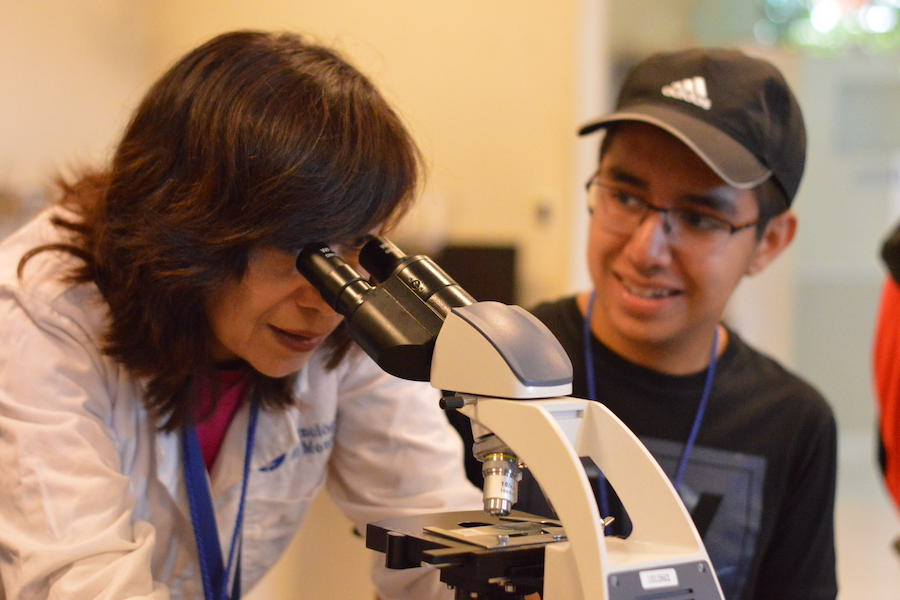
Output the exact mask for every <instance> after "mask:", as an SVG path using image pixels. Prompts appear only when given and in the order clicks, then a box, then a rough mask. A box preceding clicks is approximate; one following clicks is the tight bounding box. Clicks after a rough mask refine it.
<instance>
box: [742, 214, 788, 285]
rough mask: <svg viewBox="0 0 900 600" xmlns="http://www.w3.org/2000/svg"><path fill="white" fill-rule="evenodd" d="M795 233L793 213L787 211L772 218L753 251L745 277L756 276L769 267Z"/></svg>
mask: <svg viewBox="0 0 900 600" xmlns="http://www.w3.org/2000/svg"><path fill="white" fill-rule="evenodd" d="M796 232H797V216H796V215H795V214H794V213H793V212H791V211H789V210H788V211H785V212H783V213H781V214H780V215H778V216H775V217H772V219H771V220H770V221H769V222H768V224H767V225H766V229H765V231H764V232H763V235H762V237H761V238H760V240H759V243H758V244H757V245H756V249H755V250H754V251H753V257H752V258H751V259H750V264H748V265H747V275H756V274H757V273H760V272H762V271H763V270H764V269H765V268H766V267H767V266H769V263H771V262H772V261H773V260H775V258H776V257H777V256H778V255H779V254H781V253H782V251H784V249H785V248H787V247H788V246H789V245H790V244H791V241H793V239H794V234H795V233H796Z"/></svg>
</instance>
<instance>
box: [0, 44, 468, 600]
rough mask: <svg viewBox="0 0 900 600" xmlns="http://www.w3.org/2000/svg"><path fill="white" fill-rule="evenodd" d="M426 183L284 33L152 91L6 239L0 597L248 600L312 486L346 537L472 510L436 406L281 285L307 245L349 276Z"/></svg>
mask: <svg viewBox="0 0 900 600" xmlns="http://www.w3.org/2000/svg"><path fill="white" fill-rule="evenodd" d="M418 174H419V157H418V152H417V150H416V147H415V145H414V143H413V142H412V140H411V139H410V137H409V135H408V133H407V131H406V130H405V129H404V127H403V125H402V123H401V122H400V120H399V119H398V117H397V115H396V114H395V113H394V112H393V110H392V109H391V108H390V107H389V106H388V105H387V104H386V102H385V101H384V99H383V98H382V97H381V95H380V94H379V93H378V92H377V91H376V90H375V89H374V87H373V86H372V85H371V83H370V82H369V81H368V80H367V79H366V78H365V77H364V76H363V75H361V74H360V73H359V72H358V71H357V70H355V69H354V68H353V67H352V66H350V65H349V64H347V63H346V62H345V61H344V60H343V59H342V58H340V57H339V56H338V55H336V54H335V53H334V52H333V51H331V50H329V49H326V48H323V47H320V46H316V45H311V44H309V43H307V42H305V41H304V40H302V39H301V38H299V37H297V36H295V35H290V34H280V35H275V34H268V33H261V32H249V31H244V32H234V33H228V34H223V35H220V36H218V37H216V38H214V39H212V40H211V41H209V42H207V43H206V44H204V45H202V46H200V47H199V48H197V49H195V50H193V51H192V52H190V53H189V54H187V55H186V56H185V57H184V58H182V59H181V60H180V61H178V62H177V63H176V64H175V65H174V66H173V67H172V68H171V69H170V70H169V71H167V72H166V73H165V74H164V75H163V76H162V77H161V78H160V79H159V81H158V82H157V83H156V84H155V85H154V86H153V87H152V88H151V89H150V90H149V92H148V93H147V95H146V96H145V98H144V99H143V101H142V102H141V104H140V106H139V107H138V108H137V111H136V112H135V114H134V116H133V118H132V120H131V123H130V124H129V125H128V127H127V129H126V131H125V133H124V136H123V138H122V141H121V142H120V144H119V146H118V148H117V151H116V153H115V155H114V157H113V159H112V161H111V164H110V165H109V166H108V167H107V168H105V169H102V170H95V171H90V172H85V173H83V174H81V175H80V176H79V177H77V178H76V179H74V180H73V181H70V182H62V183H61V192H62V194H61V200H60V201H59V202H58V203H57V204H56V205H54V206H52V207H50V208H48V209H47V210H46V211H44V212H43V213H41V214H40V215H38V217H37V218H36V219H35V220H34V221H32V222H31V223H29V224H27V225H26V226H25V227H23V228H22V229H21V230H19V231H18V232H16V233H15V234H13V235H12V236H11V237H10V238H9V239H7V240H6V241H5V242H4V243H3V244H2V245H0V337H2V339H3V340H4V342H5V344H4V346H3V349H2V350H0V457H2V468H0V582H2V583H0V587H2V588H3V590H2V591H3V593H0V597H5V598H7V599H14V598H15V599H19V598H29V599H30V598H45V597H54V598H126V597H127V598H169V597H174V598H200V597H202V596H203V595H204V594H205V596H206V597H207V598H217V599H220V598H224V597H231V598H236V597H237V596H239V594H240V591H241V589H242V588H243V589H244V590H247V589H250V588H251V587H252V586H253V585H254V584H255V583H256V582H257V581H258V580H259V579H260V578H261V577H262V576H263V574H264V573H265V572H266V571H267V570H268V569H269V568H270V567H271V566H272V565H273V564H274V563H275V561H276V560H277V558H278V557H279V556H280V555H281V553H282V551H283V550H284V548H285V547H286V546H287V544H288V542H289V541H290V540H291V538H292V536H293V534H294V532H295V531H296V529H297V527H298V525H299V524H300V522H301V520H302V518H303V514H304V512H305V511H306V509H307V507H308V505H309V502H310V501H311V500H312V498H313V496H314V495H315V493H316V492H317V491H318V489H319V488H320V487H321V486H322V485H323V484H324V485H326V486H327V488H328V490H329V492H330V493H331V495H332V497H333V498H334V500H335V501H336V503H337V504H338V505H339V506H340V507H341V508H342V509H343V510H344V512H345V513H346V514H347V515H348V516H349V517H350V518H351V519H352V520H353V521H354V522H356V523H357V524H358V525H360V526H361V525H363V524H364V523H366V522H369V521H373V520H377V519H383V518H386V517H390V516H397V515H401V514H410V513H414V512H416V511H423V512H424V511H428V512H431V511H441V510H450V509H455V508H462V507H465V508H471V507H474V506H477V505H479V502H480V495H479V494H478V492H477V490H475V489H474V488H472V487H470V486H469V485H468V484H467V483H466V481H465V478H464V475H463V473H462V460H461V448H460V443H459V441H458V438H456V437H454V433H453V432H452V430H451V429H450V428H449V426H448V425H447V422H446V419H445V418H444V416H443V415H442V414H441V413H440V411H439V409H438V407H437V403H436V401H435V400H436V399H435V392H434V391H433V390H431V389H430V388H429V387H428V386H427V385H425V384H420V383H414V382H408V381H401V380H398V379H395V378H393V377H391V376H388V375H386V374H384V373H383V372H381V371H380V370H379V369H378V368H377V366H375V364H374V363H373V362H371V361H370V360H369V359H368V358H367V357H366V356H365V355H364V354H363V353H362V352H361V351H359V350H358V349H357V348H356V347H351V346H350V343H349V341H348V338H347V337H346V335H344V334H342V331H341V326H340V317H339V316H338V315H337V314H336V313H334V312H333V311H332V310H331V309H330V308H329V307H328V306H327V305H326V304H325V303H324V302H323V300H322V299H321V297H320V296H319V294H318V292H317V291H316V290H315V289H314V288H313V287H312V286H311V285H310V284H309V283H308V282H307V281H305V280H304V279H303V277H302V276H301V275H300V274H299V273H298V272H297V270H296V268H295V266H294V263H295V258H296V255H297V252H298V251H299V250H300V249H301V248H302V247H303V246H304V245H306V244H308V243H310V242H315V241H321V240H325V241H328V242H330V243H331V244H332V245H333V246H334V247H335V248H337V249H339V251H340V252H342V253H343V255H344V257H345V258H346V259H347V260H348V261H350V262H351V263H352V262H354V261H355V260H356V257H357V248H358V245H359V240H360V239H362V238H364V236H366V235H367V234H369V233H371V232H377V231H382V230H384V229H385V228H387V227H389V226H390V225H391V224H392V223H394V222H395V221H396V219H398V218H399V217H400V216H401V215H402V214H403V212H404V211H405V210H406V208H407V206H408V204H409V203H410V202H411V200H412V197H413V194H414V191H415V188H416V183H417V179H418ZM226 434H227V435H226ZM198 465H199V466H198ZM207 472H208V474H209V477H208V478H207ZM216 538H218V539H216ZM404 575H406V574H401V577H400V579H397V574H392V575H391V577H390V578H388V577H383V576H382V573H381V571H380V570H379V569H378V568H377V567H376V571H375V573H374V580H375V583H376V587H377V588H378V590H379V593H380V595H381V596H382V597H383V598H417V599H418V598H430V597H439V596H441V595H443V594H448V593H449V592H447V591H446V590H441V589H440V585H439V584H438V582H437V579H436V577H435V576H434V575H433V574H431V573H428V572H423V571H422V570H420V569H416V570H413V571H411V572H409V573H408V575H406V576H404Z"/></svg>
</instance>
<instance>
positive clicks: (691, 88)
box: [660, 77, 712, 110]
mask: <svg viewBox="0 0 900 600" xmlns="http://www.w3.org/2000/svg"><path fill="white" fill-rule="evenodd" d="M660 91H661V92H662V95H663V96H668V97H669V98H675V99H676V100H684V101H685V102H690V103H691V104H693V105H694V106H699V107H700V108H702V109H704V110H709V109H710V107H712V101H711V100H710V99H709V96H707V95H706V79H704V78H703V77H686V78H685V79H680V80H678V81H673V82H672V83H670V84H669V85H665V86H663V88H662V90H660Z"/></svg>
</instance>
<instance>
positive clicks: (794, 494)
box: [752, 412, 837, 600]
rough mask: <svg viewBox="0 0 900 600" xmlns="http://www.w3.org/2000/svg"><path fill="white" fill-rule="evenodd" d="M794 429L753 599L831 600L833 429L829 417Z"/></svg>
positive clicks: (833, 584)
mask: <svg viewBox="0 0 900 600" xmlns="http://www.w3.org/2000/svg"><path fill="white" fill-rule="evenodd" d="M797 428H798V432H797V435H796V437H795V442H794V443H795V444H797V445H798V447H799V448H798V452H799V455H798V458H797V460H796V461H795V464H794V466H793V468H791V470H790V473H789V476H788V479H787V482H786V484H787V490H786V491H785V494H784V496H783V501H782V505H781V506H780V507H779V509H778V510H779V513H778V518H777V521H776V523H775V532H774V537H773V541H772V543H771V544H770V547H769V549H768V550H767V551H766V552H765V554H764V555H763V557H762V562H761V564H760V568H759V571H758V577H757V584H756V591H755V593H754V595H753V596H752V598H753V599H756V600H781V599H784V600H833V599H834V598H835V597H836V595H837V581H836V573H835V552H834V495H835V483H836V474H837V428H836V424H835V421H834V417H833V416H832V415H831V414H830V412H828V413H827V415H826V414H823V415H818V416H817V417H816V418H815V420H814V421H813V420H811V421H806V423H805V424H802V423H798V424H797ZM763 510H771V509H770V508H768V507H764V508H763Z"/></svg>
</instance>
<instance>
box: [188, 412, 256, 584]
mask: <svg viewBox="0 0 900 600" xmlns="http://www.w3.org/2000/svg"><path fill="white" fill-rule="evenodd" d="M258 415H259V404H258V403H257V402H255V401H254V402H252V403H251V404H250V422H249V424H248V425H247V443H246V447H245V449H244V476H243V481H242V482H241V498H240V501H239V503H238V512H237V517H236V518H235V521H234V531H233V532H232V535H231V547H230V548H229V550H228V565H227V567H226V566H225V565H224V564H223V561H222V547H221V545H220V544H219V532H218V530H217V529H216V513H215V509H214V508H213V502H212V496H211V495H210V492H209V484H208V483H207V479H206V465H205V463H204V461H203V453H202V451H201V450H200V441H199V440H198V439H197V431H196V429H195V428H194V427H193V425H191V426H189V427H184V428H183V429H182V448H183V451H184V457H183V458H184V478H185V485H186V486H187V495H188V504H189V505H190V510H191V523H192V524H193V526H194V539H195V540H196V542H197V555H198V558H199V561H200V575H201V576H202V578H203V596H204V598H205V600H228V598H229V596H228V591H227V590H228V580H229V579H230V578H231V569H232V567H233V566H235V565H234V562H235V557H237V566H236V570H237V572H236V574H235V576H234V585H233V586H232V590H231V596H230V600H237V599H238V598H240V597H241V557H240V554H241V549H240V547H241V538H242V534H241V525H242V523H243V521H244V500H245V498H246V497H247V483H248V481H249V479H250V463H251V460H252V458H253V442H254V440H255V438H256V421H257V416H258Z"/></svg>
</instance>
